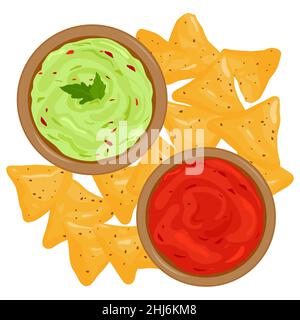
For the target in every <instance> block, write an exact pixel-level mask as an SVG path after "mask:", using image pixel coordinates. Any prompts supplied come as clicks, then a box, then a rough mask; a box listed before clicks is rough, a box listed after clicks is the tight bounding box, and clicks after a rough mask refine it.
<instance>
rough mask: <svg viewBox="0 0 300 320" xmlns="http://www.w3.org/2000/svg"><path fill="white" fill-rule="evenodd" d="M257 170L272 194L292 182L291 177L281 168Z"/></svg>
mask: <svg viewBox="0 0 300 320" xmlns="http://www.w3.org/2000/svg"><path fill="white" fill-rule="evenodd" d="M257 169H258V170H259V171H260V173H261V174H262V175H263V177H264V178H265V180H266V181H267V183H268V185H269V187H270V189H271V191H272V193H273V194H275V193H277V192H279V191H281V190H283V189H285V188H286V187H288V186H289V185H290V184H291V183H292V182H293V180H294V177H293V175H292V174H291V173H290V172H288V171H287V170H285V169H283V168H281V167H278V168H271V169H270V168H260V167H257Z"/></svg>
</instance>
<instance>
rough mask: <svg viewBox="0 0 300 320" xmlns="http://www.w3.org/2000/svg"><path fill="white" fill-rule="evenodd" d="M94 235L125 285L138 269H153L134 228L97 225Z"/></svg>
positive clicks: (153, 266) (132, 279)
mask: <svg viewBox="0 0 300 320" xmlns="http://www.w3.org/2000/svg"><path fill="white" fill-rule="evenodd" d="M95 234H96V237H97V239H98V240H99V242H100V244H101V245H102V246H103V249H104V250H105V253H106V254H107V258H108V259H109V261H110V262H111V263H112V265H113V267H114V268H115V270H116V271H117V273H118V274H119V276H120V277H121V279H122V280H123V281H124V282H125V283H128V284H130V283H132V282H133V281H134V279H135V275H136V272H137V270H138V269H143V268H155V265H154V264H153V262H152V261H151V260H150V258H149V257H148V255H147V254H146V252H145V250H144V248H143V247H142V244H141V241H140V239H139V236H138V232H137V228H136V227H120V226H112V225H104V224H99V225H97V226H96V227H95Z"/></svg>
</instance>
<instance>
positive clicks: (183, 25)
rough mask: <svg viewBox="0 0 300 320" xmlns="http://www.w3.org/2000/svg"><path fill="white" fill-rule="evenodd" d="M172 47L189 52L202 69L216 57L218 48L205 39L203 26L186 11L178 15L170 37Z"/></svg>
mask: <svg viewBox="0 0 300 320" xmlns="http://www.w3.org/2000/svg"><path fill="white" fill-rule="evenodd" d="M170 44H171V45H173V46H174V48H180V49H183V50H184V51H185V52H186V53H187V54H188V53H189V52H191V53H192V54H194V55H195V58H197V60H199V61H198V64H199V65H201V67H202V70H204V69H205V67H207V66H209V65H210V64H211V63H212V62H213V61H214V60H215V59H216V57H217V55H218V53H219V52H218V50H217V49H216V48H215V47H214V46H213V45H212V44H211V43H210V42H209V41H208V40H207V38H206V35H205V33H204V30H203V28H202V27H201V25H200V23H199V22H198V20H197V17H196V16H195V15H193V14H190V13H187V14H185V15H183V16H182V17H180V18H179V19H178V20H177V22H176V24H175V26H174V29H173V32H172V34H171V37H170Z"/></svg>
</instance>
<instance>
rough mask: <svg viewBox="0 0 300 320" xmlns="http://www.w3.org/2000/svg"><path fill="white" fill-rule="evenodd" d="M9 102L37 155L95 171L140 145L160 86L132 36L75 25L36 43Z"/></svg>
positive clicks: (127, 157) (155, 117) (123, 160)
mask: <svg viewBox="0 0 300 320" xmlns="http://www.w3.org/2000/svg"><path fill="white" fill-rule="evenodd" d="M17 102H18V113H19V118H20V121H21V124H22V127H23V129H24V131H25V134H26V136H27V138H28V139H29V141H30V142H31V144H32V145H33V146H34V147H35V149H36V150H37V151H38V152H39V153H40V154H41V155H42V156H44V157H45V158H46V159H47V160H49V161H50V162H52V163H53V164H55V165H57V166H58V167H61V168H63V169H66V170H68V171H72V172H76V173H81V174H101V173H106V172H113V171H116V170H119V169H121V168H123V167H126V166H128V165H130V164H131V163H133V162H135V161H136V160H137V159H138V158H139V157H140V156H141V155H142V154H143V153H145V152H146V151H147V148H148V147H150V145H151V142H153V141H154V140H155V137H154V136H155V132H157V133H156V134H157V135H158V132H159V130H160V129H161V128H162V127H163V123H164V118H165V113H166V106H167V91H166V85H165V82H164V78H163V75H162V73H161V70H160V68H159V66H158V64H157V62H156V61H155V59H154V58H153V56H152V54H151V53H150V52H149V51H148V50H147V49H146V48H145V47H144V46H143V45H142V44H141V43H140V42H139V41H138V40H137V39H135V38H134V37H132V36H131V35H129V34H127V33H125V32H123V31H121V30H118V29H115V28H112V27H108V26H102V25H82V26H76V27H72V28H69V29H66V30H63V31H61V32H59V33H57V34H55V35H54V36H52V37H51V38H49V39H48V40H46V41H45V42H44V43H43V44H42V45H41V46H40V47H39V48H38V49H36V51H35V52H34V53H33V54H32V56H31V57H30V58H29V60H28V62H27V63H26V65H25V67H24V70H23V72H22V74H21V77H20V81H19V87H18V97H17ZM152 129H156V130H152ZM150 131H151V133H152V138H151V139H150V138H148V136H149V135H150V134H148V133H150ZM145 141H147V142H145ZM142 144H143V146H142ZM145 144H146V147H145Z"/></svg>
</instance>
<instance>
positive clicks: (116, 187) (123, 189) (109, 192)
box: [94, 164, 156, 224]
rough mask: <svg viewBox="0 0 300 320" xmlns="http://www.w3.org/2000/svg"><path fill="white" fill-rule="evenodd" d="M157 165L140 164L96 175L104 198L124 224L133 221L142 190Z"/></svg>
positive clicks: (96, 180)
mask: <svg viewBox="0 0 300 320" xmlns="http://www.w3.org/2000/svg"><path fill="white" fill-rule="evenodd" d="M155 167H156V166H155V165H146V164H138V165H137V166H133V167H127V168H125V169H122V170H119V171H116V172H114V173H109V174H103V175H99V176H94V180H95V182H96V184H97V186H98V188H99V190H100V192H101V193H102V195H103V196H104V199H105V200H107V201H108V203H109V205H110V208H111V211H112V212H113V213H114V214H115V216H116V217H117V218H118V219H119V221H120V222H121V223H122V224H128V223H129V222H130V221H131V218H132V214H133V211H134V209H135V207H136V204H137V201H138V198H139V194H140V191H141V189H142V187H143V185H144V183H145V182H146V180H147V178H148V177H149V176H150V174H151V172H152V171H153V170H154V169H155Z"/></svg>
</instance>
